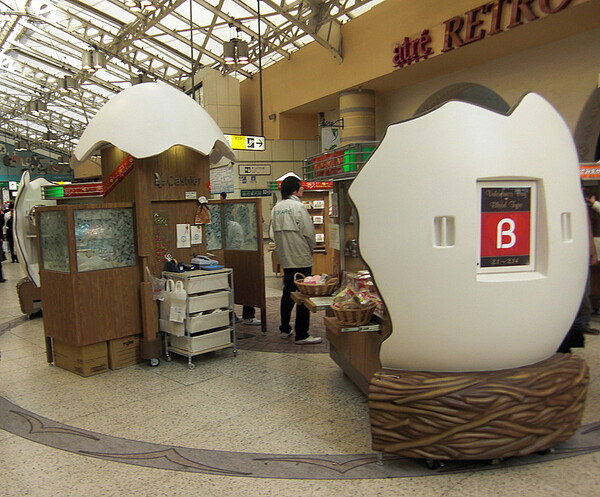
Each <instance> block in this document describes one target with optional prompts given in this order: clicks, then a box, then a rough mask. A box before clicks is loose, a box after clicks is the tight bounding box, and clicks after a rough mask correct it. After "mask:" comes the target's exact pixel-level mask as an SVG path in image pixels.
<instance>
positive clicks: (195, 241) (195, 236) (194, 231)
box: [191, 226, 202, 245]
mask: <svg viewBox="0 0 600 497" xmlns="http://www.w3.org/2000/svg"><path fill="white" fill-rule="evenodd" d="M191 236H192V245H200V244H201V243H202V227H201V226H191Z"/></svg>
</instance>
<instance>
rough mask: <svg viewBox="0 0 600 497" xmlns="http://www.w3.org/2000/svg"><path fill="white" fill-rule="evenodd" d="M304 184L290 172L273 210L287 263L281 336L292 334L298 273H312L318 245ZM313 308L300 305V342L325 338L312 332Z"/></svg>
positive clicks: (283, 264) (282, 256)
mask: <svg viewBox="0 0 600 497" xmlns="http://www.w3.org/2000/svg"><path fill="white" fill-rule="evenodd" d="M303 192H304V188H303V187H302V182H301V181H300V180H299V179H298V178H296V177H294V176H288V177H287V178H285V179H284V180H283V181H282V183H281V196H282V200H280V201H279V202H277V204H276V205H275V207H273V210H272V211H271V227H270V229H269V232H270V236H271V239H273V240H274V241H275V246H276V247H277V252H278V253H279V260H280V262H281V267H283V293H282V295H281V305H280V314H281V325H280V326H279V331H280V335H281V338H289V337H290V336H291V335H292V327H291V326H290V319H291V316H292V309H293V308H294V305H295V303H294V301H293V299H292V292H293V291H295V290H296V285H295V283H294V275H295V274H296V273H301V274H303V275H304V276H310V275H311V274H312V251H313V249H314V248H315V228H314V226H313V223H312V220H311V218H310V216H309V215H308V212H307V211H306V208H305V207H304V205H302V202H301V201H300V198H302V193H303ZM309 327H310V311H309V310H308V309H307V308H306V307H305V306H303V305H299V306H296V321H295V323H294V331H295V334H296V343H297V344H298V345H305V344H313V343H320V342H321V338H319V337H312V336H310V335H309V334H308V329H309Z"/></svg>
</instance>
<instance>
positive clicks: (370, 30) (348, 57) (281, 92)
mask: <svg viewBox="0 0 600 497" xmlns="http://www.w3.org/2000/svg"><path fill="white" fill-rule="evenodd" d="M481 5H482V2H481V0H457V1H455V2H443V1H439V0H437V1H435V0H429V1H424V2H407V1H399V2H384V3H383V4H380V5H377V6H376V7H374V8H373V9H372V10H371V11H369V12H367V13H365V14H364V15H362V16H360V17H359V18H357V19H355V20H353V21H352V22H351V23H348V24H345V25H344V26H343V46H344V61H343V63H339V62H337V60H335V59H334V57H333V56H332V55H331V53H330V52H328V51H327V50H326V49H324V48H323V47H321V46H320V45H318V44H317V43H311V44H309V45H307V46H306V47H303V48H302V49H300V50H298V51H297V52H295V53H294V54H293V55H292V56H291V57H290V58H289V60H286V59H284V60H282V61H279V62H277V63H276V64H273V65H272V66H269V67H268V68H266V69H264V70H263V71H262V77H261V78H259V77H254V78H253V79H251V80H246V81H244V82H242V84H241V87H240V95H241V104H242V130H243V132H244V133H245V134H253V133H255V132H256V130H259V129H260V112H259V105H258V102H259V94H260V93H259V90H260V86H261V84H260V83H259V82H260V81H261V80H262V90H263V123H264V132H265V134H266V135H267V137H270V138H276V137H277V136H278V134H277V127H278V125H279V124H278V123H279V122H281V121H280V120H274V121H270V120H268V119H267V116H269V115H271V114H275V115H277V116H279V115H280V114H282V113H290V114H297V115H301V114H311V113H312V114H314V113H318V112H327V111H331V110H333V109H335V108H338V106H339V93H340V92H342V91H345V90H348V89H353V88H358V87H359V86H362V87H363V88H367V89H373V90H375V91H377V92H378V93H388V92H390V91H396V90H398V91H400V89H402V88H410V87H411V86H413V85H418V84H422V83H423V82H426V81H429V80H431V79H435V78H438V77H443V76H444V75H447V74H450V73H452V72H460V71H463V70H467V69H468V68H471V67H476V66H478V65H479V64H489V65H492V66H493V65H494V64H495V63H496V61H497V60H499V59H500V58H502V57H507V56H510V54H518V53H519V52H521V51H524V50H525V51H526V50H533V49H534V48H535V47H541V48H542V49H544V45H546V44H549V43H550V44H552V43H554V42H555V41H557V40H563V39H565V38H567V37H570V36H573V35H574V34H576V33H579V32H585V31H586V30H592V29H597V28H598V26H599V25H600V18H598V16H597V15H594V12H595V13H596V14H597V9H598V6H600V0H587V1H586V0H574V1H572V2H570V4H569V6H568V7H567V8H566V9H565V10H564V11H562V12H559V13H558V14H555V15H551V16H548V17H545V18H542V19H538V20H536V21H535V22H530V23H526V24H525V25H523V26H519V27H518V28H515V29H512V30H505V31H504V32H502V33H500V34H498V35H496V36H491V37H487V38H485V39H484V40H481V41H479V42H477V43H472V44H470V45H467V46H464V47H461V48H460V49H457V50H452V51H451V52H448V53H444V54H439V55H438V56H435V57H433V58H431V59H428V60H426V61H421V62H420V63H418V64H414V65H411V66H410V67H407V68H404V69H395V68H394V67H393V63H392V49H393V47H394V45H395V44H397V43H398V42H400V41H402V40H403V39H404V37H405V36H408V37H411V36H412V37H415V36H419V34H420V33H421V31H422V30H423V29H428V28H436V29H437V28H439V26H440V25H442V24H443V22H444V21H445V20H447V19H450V18H452V17H454V16H460V15H464V13H465V12H467V11H469V10H470V9H473V8H475V7H479V6H481ZM596 36H597V35H596ZM561 43H562V42H561V41H557V44H558V45H559V46H561ZM575 48H576V51H575V52H572V53H571V54H570V57H571V61H570V62H569V64H568V66H567V67H573V66H574V65H575V66H576V67H578V68H580V67H581V66H582V65H583V64H582V63H581V61H580V59H579V55H578V53H579V50H580V49H581V50H583V51H589V48H588V47H575ZM559 52H567V50H566V49H565V48H560V49H559ZM529 64H530V62H529ZM564 67H565V66H563V67H561V66H560V65H558V64H557V65H555V69H554V72H555V73H558V74H562V73H563V72H564V71H565V69H564ZM594 67H596V73H597V66H594ZM517 69H519V68H517ZM528 69H531V66H530V65H529V66H528ZM509 76H510V72H509V74H507V77H509ZM531 77H534V76H533V74H532V75H531ZM540 79H541V78H540ZM517 83H518V81H516V80H515V81H514V84H517ZM492 89H493V88H492ZM497 92H498V93H499V94H500V95H502V92H501V91H497ZM416 105H419V104H418V103H417V104H416ZM413 110H414V109H413Z"/></svg>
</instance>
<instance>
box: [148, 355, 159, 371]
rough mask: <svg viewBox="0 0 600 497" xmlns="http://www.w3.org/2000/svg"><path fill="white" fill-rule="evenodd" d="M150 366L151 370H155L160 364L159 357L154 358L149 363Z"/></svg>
mask: <svg viewBox="0 0 600 497" xmlns="http://www.w3.org/2000/svg"><path fill="white" fill-rule="evenodd" d="M148 364H150V367H151V368H155V367H156V366H158V365H159V364H160V359H159V358H158V357H153V358H152V359H150V360H149V361H148Z"/></svg>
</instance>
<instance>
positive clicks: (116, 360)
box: [108, 335, 142, 369]
mask: <svg viewBox="0 0 600 497" xmlns="http://www.w3.org/2000/svg"><path fill="white" fill-rule="evenodd" d="M140 362H142V355H141V353H140V335H131V336H128V337H123V338H115V339H114V340H109V341H108V367H109V368H110V369H121V368H126V367H127V366H133V365H135V364H138V363H140Z"/></svg>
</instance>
